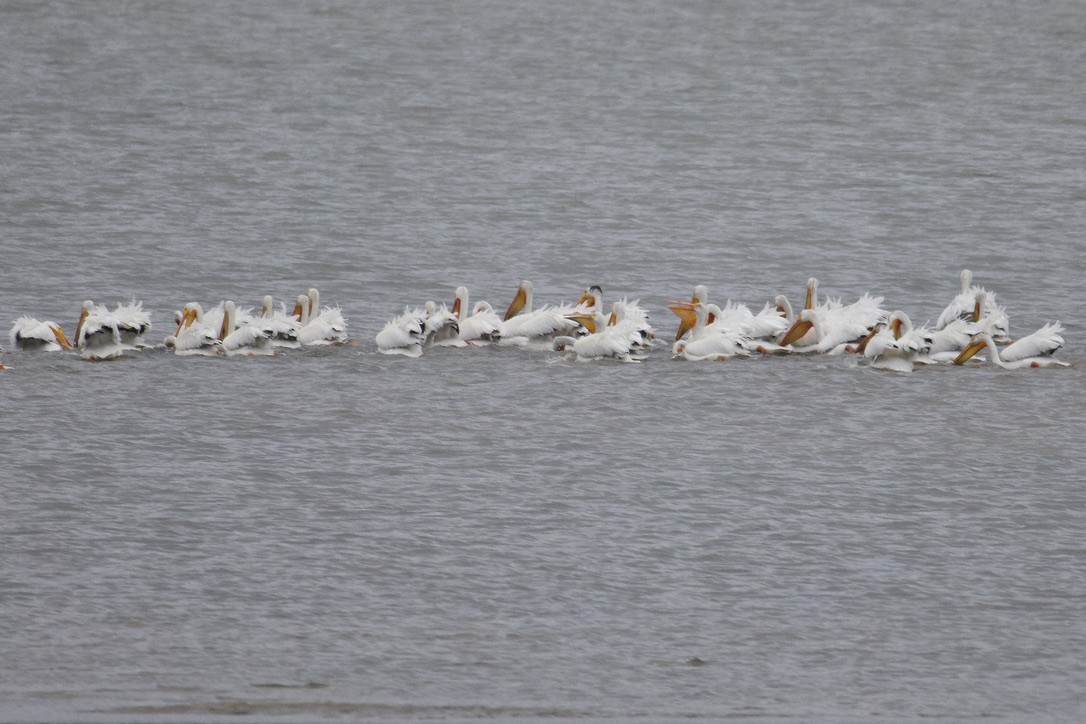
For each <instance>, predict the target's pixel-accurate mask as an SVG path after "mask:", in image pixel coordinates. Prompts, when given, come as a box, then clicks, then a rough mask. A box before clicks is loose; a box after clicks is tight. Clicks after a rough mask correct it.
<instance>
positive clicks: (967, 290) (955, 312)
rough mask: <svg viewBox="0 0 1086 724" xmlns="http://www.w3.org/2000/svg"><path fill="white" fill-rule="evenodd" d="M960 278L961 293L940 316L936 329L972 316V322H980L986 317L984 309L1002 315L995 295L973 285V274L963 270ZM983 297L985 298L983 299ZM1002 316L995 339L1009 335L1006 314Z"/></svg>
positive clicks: (994, 333)
mask: <svg viewBox="0 0 1086 724" xmlns="http://www.w3.org/2000/svg"><path fill="white" fill-rule="evenodd" d="M958 278H959V279H960V280H961V283H962V288H961V292H959V293H958V295H957V296H956V297H954V299H952V300H951V301H950V304H948V305H947V306H946V309H944V310H943V311H942V313H941V314H940V315H939V319H938V320H937V321H936V322H935V329H937V330H939V329H943V328H944V327H946V326H947V325H948V324H950V323H951V322H952V321H954V320H955V319H969V318H970V316H972V321H974V322H978V321H980V318H981V317H982V316H983V315H984V312H982V311H981V308H982V307H983V308H984V309H985V310H987V314H993V315H998V314H1000V313H1002V308H1001V307H999V305H998V304H997V303H996V298H995V294H993V293H992V292H990V291H988V290H987V289H985V288H984V287H979V286H977V285H975V284H973V272H971V271H969V270H968V269H962V271H961V274H959V275H958ZM981 297H983V298H982V299H981ZM1002 316H1003V319H1002V324H998V323H997V324H996V325H995V326H996V327H998V329H993V330H992V333H993V334H992V336H993V337H1001V336H1003V337H1005V336H1006V334H1007V329H1006V326H1007V324H1006V314H1003V315H1002Z"/></svg>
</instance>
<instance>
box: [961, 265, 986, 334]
mask: <svg viewBox="0 0 1086 724" xmlns="http://www.w3.org/2000/svg"><path fill="white" fill-rule="evenodd" d="M967 271H969V270H968V269H966V270H965V271H964V272H962V274H965V272H967ZM987 296H988V295H987V293H986V292H984V291H983V290H981V291H978V292H977V296H976V297H974V298H973V323H974V324H975V323H977V322H979V321H980V319H981V317H983V316H984V302H985V297H987Z"/></svg>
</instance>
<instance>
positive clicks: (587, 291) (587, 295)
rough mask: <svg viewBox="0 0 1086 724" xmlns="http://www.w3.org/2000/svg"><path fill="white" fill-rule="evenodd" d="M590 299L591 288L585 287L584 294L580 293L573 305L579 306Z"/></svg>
mask: <svg viewBox="0 0 1086 724" xmlns="http://www.w3.org/2000/svg"><path fill="white" fill-rule="evenodd" d="M591 300H592V290H591V289H585V290H584V294H582V295H581V298H580V299H578V300H577V303H576V304H574V305H573V306H575V307H579V306H581V305H582V304H584V303H585V302H589V301H591Z"/></svg>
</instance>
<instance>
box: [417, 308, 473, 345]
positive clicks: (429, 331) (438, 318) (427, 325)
mask: <svg viewBox="0 0 1086 724" xmlns="http://www.w3.org/2000/svg"><path fill="white" fill-rule="evenodd" d="M454 306H455V305H454ZM423 309H424V310H425V311H426V319H425V321H424V322H423V330H422V331H423V336H424V337H425V340H426V341H425V345H426V346H427V347H464V346H466V345H467V342H463V341H461V340H460V321H459V320H458V319H457V318H456V315H455V314H453V312H451V311H450V310H449V308H448V307H446V306H445V305H444V304H442V305H441V306H440V307H439V306H437V302H433V301H430V302H426V304H424V305H423Z"/></svg>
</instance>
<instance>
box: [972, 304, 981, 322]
mask: <svg viewBox="0 0 1086 724" xmlns="http://www.w3.org/2000/svg"><path fill="white" fill-rule="evenodd" d="M980 313H981V300H980V299H978V300H977V301H976V302H974V304H973V323H974V324H976V323H977V322H979V321H980Z"/></svg>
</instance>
